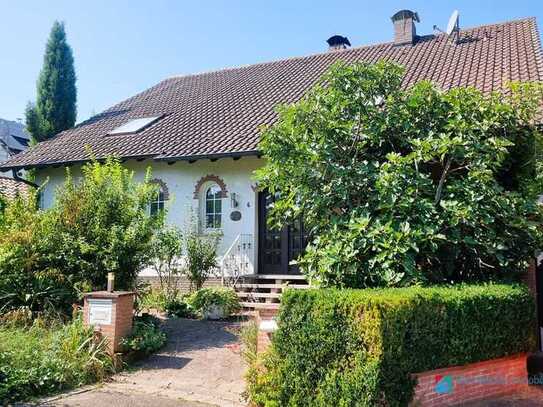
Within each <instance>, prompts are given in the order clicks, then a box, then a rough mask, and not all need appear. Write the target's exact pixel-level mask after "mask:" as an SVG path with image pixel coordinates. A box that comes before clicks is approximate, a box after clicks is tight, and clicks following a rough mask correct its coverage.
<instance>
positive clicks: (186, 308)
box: [164, 297, 195, 318]
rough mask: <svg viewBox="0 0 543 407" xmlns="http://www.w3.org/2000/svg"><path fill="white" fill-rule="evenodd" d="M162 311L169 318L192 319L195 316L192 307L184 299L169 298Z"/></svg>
mask: <svg viewBox="0 0 543 407" xmlns="http://www.w3.org/2000/svg"><path fill="white" fill-rule="evenodd" d="M164 310H165V311H166V313H167V314H168V316H170V317H177V318H193V317H194V316H195V313H194V310H193V309H192V306H191V305H189V304H188V303H187V301H186V299H185V297H176V298H170V299H169V300H167V301H166V304H165V305H164Z"/></svg>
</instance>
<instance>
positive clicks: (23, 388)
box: [0, 318, 114, 405]
mask: <svg viewBox="0 0 543 407" xmlns="http://www.w3.org/2000/svg"><path fill="white" fill-rule="evenodd" d="M113 371H114V366H113V362H112V359H111V357H110V356H109V354H108V352H107V349H106V346H105V343H103V342H101V343H98V344H97V343H95V341H94V339H93V331H92V329H91V328H85V327H84V326H83V323H82V322H81V319H79V318H76V319H75V320H74V321H73V322H71V323H69V324H67V325H61V324H58V323H57V324H53V326H51V323H50V321H49V322H48V321H42V320H40V319H37V320H35V321H34V322H33V324H32V325H31V326H12V325H10V324H4V325H0V404H2V405H3V404H4V403H9V402H10V401H17V400H26V399H28V398H31V397H35V396H41V395H47V394H51V393H54V392H58V391H61V390H65V389H69V388H73V387H79V386H81V385H84V384H88V383H92V382H95V381H97V380H102V379H103V378H105V377H106V376H107V375H108V374H110V373H112V372H113Z"/></svg>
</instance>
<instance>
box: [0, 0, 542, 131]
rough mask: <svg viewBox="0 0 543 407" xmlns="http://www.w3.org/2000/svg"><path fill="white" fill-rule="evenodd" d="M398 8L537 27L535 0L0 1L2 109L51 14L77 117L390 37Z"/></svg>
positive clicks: (433, 19) (16, 113)
mask: <svg viewBox="0 0 543 407" xmlns="http://www.w3.org/2000/svg"><path fill="white" fill-rule="evenodd" d="M403 8H408V9H411V10H414V11H417V12H418V13H419V16H420V18H421V23H420V24H418V26H417V30H418V32H419V33H420V34H428V33H431V32H432V26H433V25H434V24H437V25H438V26H440V27H442V28H444V27H445V26H446V24H447V20H448V17H449V15H450V14H451V12H452V11H453V10H454V9H458V10H459V11H460V24H461V26H463V27H471V26H474V25H480V24H485V23H493V22H499V21H504V20H508V19H514V18H521V17H527V16H536V17H537V18H538V23H539V25H540V30H543V26H542V25H541V24H543V2H542V1H541V0H516V1H511V0H507V1H505V0H494V1H491V0H471V1H445V0H438V1H436V0H434V1H393V0H381V1H375V0H374V1H365V0H353V1H351V0H344V1H333V0H328V1H310V0H303V1H299V0H290V1H283V0H273V1H266V2H264V1H258V0H256V1H255V0H253V1H250V0H246V1H241V0H228V1H226V0H225V1H218V0H205V1H194V0H193V1H188V0H187V1H182V0H177V1H174V0H152V1H151V0H145V1H144V0H131V1H128V0H109V1H106V0H93V1H77V0H65V1H64V0H62V1H61V0H48V1H42V0H35V1H25V0H17V1H14V0H0V11H1V13H2V19H1V21H2V22H1V23H0V44H1V47H2V49H1V51H0V55H2V58H1V60H0V61H1V62H0V90H1V91H0V118H5V119H10V120H14V119H17V118H22V117H23V112H24V107H25V105H26V103H27V101H29V100H34V99H35V92H36V79H37V77H38V73H39V70H40V68H41V64H42V58H43V52H44V47H45V41H46V39H47V36H48V34H49V30H50V28H51V25H52V24H53V21H54V20H55V19H58V20H62V21H64V22H65V23H66V30H67V35H68V41H69V43H70V44H71V46H72V48H73V50H74V57H75V66H76V71H77V75H78V82H77V85H78V121H81V120H84V119H86V118H88V117H89V116H90V115H91V114H92V113H99V112H100V111H102V110H104V109H105V108H107V107H109V106H111V105H112V104H114V103H116V102H119V101H121V100H123V99H125V98H127V97H129V96H132V95H134V94H135V93H137V92H139V91H141V90H144V89H146V88H148V87H149V86H151V85H153V84H155V83H157V82H159V81H160V80H162V79H164V78H166V77H169V76H172V75H177V74H187V73H195V72H202V71H209V70H213V69H219V68H224V67H230V66H239V65H246V64H250V63H255V62H262V61H269V60H274V59H281V58H285V57H291V56H298V55H304V54H310V53H316V52H321V51H324V50H326V43H325V40H326V39H327V38H328V37H330V36H331V35H333V34H341V35H345V36H347V37H348V38H349V39H350V41H351V43H352V44H353V46H359V45H364V44H370V43H375V42H385V41H390V40H391V38H392V23H391V22H390V16H391V15H392V14H394V13H395V12H396V11H398V10H400V9H403ZM6 57H7V58H6Z"/></svg>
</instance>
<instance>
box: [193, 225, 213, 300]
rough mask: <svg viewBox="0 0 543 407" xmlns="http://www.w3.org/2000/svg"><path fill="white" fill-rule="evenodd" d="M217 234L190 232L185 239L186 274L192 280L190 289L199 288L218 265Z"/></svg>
mask: <svg viewBox="0 0 543 407" xmlns="http://www.w3.org/2000/svg"><path fill="white" fill-rule="evenodd" d="M217 244H218V237H217V236H216V235H213V234H211V235H198V234H196V233H188V234H187V236H186V239H185V250H186V254H185V255H186V262H187V264H186V268H185V274H186V276H187V278H188V280H189V282H190V290H191V291H192V290H193V289H196V290H199V289H200V288H202V286H203V285H204V283H205V281H206V280H207V279H208V278H209V277H210V276H211V275H212V273H213V270H214V269H215V268H216V267H217Z"/></svg>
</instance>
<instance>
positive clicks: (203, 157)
mask: <svg viewBox="0 0 543 407" xmlns="http://www.w3.org/2000/svg"><path fill="white" fill-rule="evenodd" d="M260 155H262V152H260V151H258V150H247V151H231V152H227V153H210V154H191V155H183V156H167V155H162V156H158V157H155V158H154V160H155V161H167V162H174V161H197V160H206V159H207V160H218V159H219V158H230V157H232V158H236V157H240V158H241V157H248V156H256V157H258V156H260Z"/></svg>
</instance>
